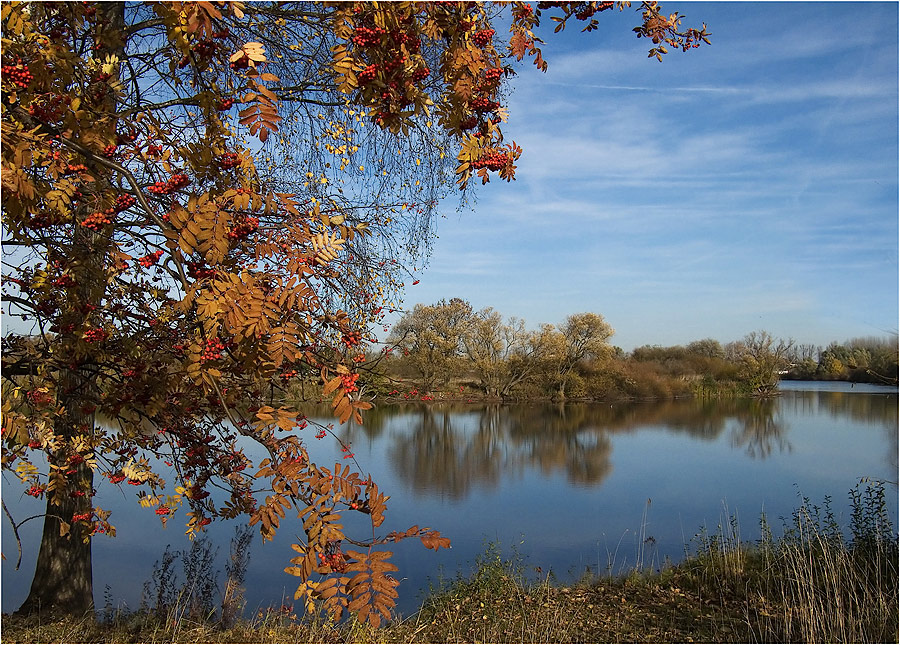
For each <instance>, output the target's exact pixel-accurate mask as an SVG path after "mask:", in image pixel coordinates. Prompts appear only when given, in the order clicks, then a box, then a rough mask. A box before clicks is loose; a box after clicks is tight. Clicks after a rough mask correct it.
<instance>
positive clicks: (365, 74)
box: [356, 63, 378, 85]
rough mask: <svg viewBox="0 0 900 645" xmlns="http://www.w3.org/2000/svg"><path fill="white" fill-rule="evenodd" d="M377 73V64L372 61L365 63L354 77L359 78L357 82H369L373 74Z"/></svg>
mask: <svg viewBox="0 0 900 645" xmlns="http://www.w3.org/2000/svg"><path fill="white" fill-rule="evenodd" d="M377 74H378V65H376V64H375V63H372V64H371V65H367V66H366V68H365V69H364V70H363V71H361V72H360V73H359V74H357V75H356V78H358V79H359V82H360V83H362V84H363V85H365V84H367V83H371V82H372V81H374V80H375V76H376V75H377Z"/></svg>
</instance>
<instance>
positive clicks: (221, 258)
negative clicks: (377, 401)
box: [0, 1, 706, 625]
mask: <svg viewBox="0 0 900 645" xmlns="http://www.w3.org/2000/svg"><path fill="white" fill-rule="evenodd" d="M612 6H613V5H612V3H609V2H561V3H539V5H538V8H534V7H532V6H531V5H529V4H526V3H523V2H514V3H510V4H503V5H500V4H494V3H475V2H390V3H387V2H381V3H375V2H342V3H324V4H323V3H312V2H296V3H295V2H254V3H246V4H244V3H241V2H221V1H220V2H208V1H203V2H168V1H167V2H152V3H144V2H4V3H3V5H2V32H3V36H2V105H0V109H2V191H3V192H2V194H3V204H2V217H3V220H2V221H3V254H4V264H3V297H4V301H5V305H6V307H7V310H8V312H9V313H8V320H9V319H13V320H15V319H18V322H17V323H16V324H15V325H12V324H11V325H9V326H8V327H7V329H8V331H9V333H8V334H7V335H6V336H5V338H4V345H3V376H2V378H3V386H4V390H3V408H2V412H3V428H2V430H3V437H2V463H3V469H4V471H9V472H11V473H13V474H14V475H15V476H17V477H18V479H19V480H20V481H21V482H22V484H23V487H24V489H25V493H26V494H28V495H32V496H34V497H38V498H44V499H45V500H46V513H45V515H43V517H42V520H43V522H44V530H43V535H42V542H41V545H40V551H39V554H38V558H37V566H36V571H35V574H34V579H33V583H32V587H31V592H30V594H29V596H28V598H27V599H26V601H25V603H24V605H23V606H22V608H21V611H23V612H28V611H36V610H55V611H57V612H65V613H73V614H79V613H82V612H84V611H86V610H89V609H90V608H91V607H92V604H93V590H92V580H91V540H92V538H93V537H94V536H96V535H97V534H101V533H102V534H107V535H112V534H114V532H115V528H114V527H113V526H112V524H110V522H109V520H110V519H111V518H110V514H109V512H108V511H107V510H104V509H103V508H100V507H99V506H95V505H94V498H95V495H96V492H97V487H99V486H100V485H101V483H103V484H105V485H112V486H122V487H127V488H128V489H129V490H132V491H135V492H137V493H138V497H139V499H140V501H141V503H142V504H144V505H145V506H149V507H152V508H154V509H155V513H156V515H158V516H159V517H160V519H161V520H162V521H167V520H169V519H170V518H172V517H174V516H175V515H177V514H181V512H182V511H183V512H184V517H185V518H186V521H187V531H188V533H189V534H190V535H193V534H194V533H196V532H200V531H203V530H204V527H205V526H206V525H208V524H209V523H210V522H211V521H213V520H215V519H217V518H233V517H237V516H241V515H243V516H246V518H247V519H248V521H249V523H250V524H252V525H256V526H258V527H259V530H260V531H261V534H262V536H263V537H264V538H271V537H272V536H273V535H274V533H275V532H276V530H278V529H279V528H280V527H282V526H283V525H284V524H286V523H289V524H290V526H291V530H294V531H296V532H297V534H298V535H300V537H301V539H299V540H298V542H297V543H296V544H294V550H295V551H296V556H295V557H294V559H293V560H292V562H291V565H292V566H290V567H289V568H288V571H289V572H291V573H293V574H294V575H296V576H298V578H299V587H298V590H297V597H298V598H302V599H304V600H313V599H320V600H322V601H323V602H324V604H325V607H326V608H327V609H328V610H329V611H330V612H331V613H332V614H333V615H334V616H336V617H337V616H340V615H342V614H343V613H344V612H346V611H348V610H349V611H350V612H355V613H356V615H357V616H358V618H359V619H360V620H361V621H367V622H369V623H371V624H375V625H377V624H378V623H379V621H380V620H382V619H383V618H385V617H388V616H390V615H391V608H392V607H393V606H394V598H395V597H396V590H395V586H396V584H397V583H396V581H395V580H394V579H393V578H392V577H391V576H390V572H391V571H394V570H395V569H396V567H395V566H394V565H392V564H391V563H390V562H389V556H390V552H389V551H387V550H385V549H384V548H382V547H383V546H384V545H386V544H389V543H391V542H394V541H396V540H400V539H405V538H419V539H421V541H422V542H423V543H424V545H425V546H426V547H429V548H434V549H437V548H439V547H442V546H447V545H448V543H449V541H448V540H447V539H446V538H444V537H441V536H440V534H439V533H437V532H436V531H433V530H431V529H428V528H420V527H412V528H410V529H408V530H404V531H395V532H392V533H388V534H387V535H386V536H384V537H377V536H376V531H375V528H376V527H379V526H381V524H382V522H383V521H384V512H385V502H386V500H387V497H386V496H385V495H384V494H383V493H382V492H381V491H380V490H379V488H378V486H377V485H376V484H375V482H374V481H373V480H372V479H371V477H368V476H363V475H362V474H361V473H359V472H357V470H358V468H355V467H354V468H351V466H350V465H349V464H350V463H353V462H352V461H351V462H345V463H344V465H342V464H340V463H339V464H335V465H334V466H333V467H331V466H326V465H321V464H315V463H311V462H310V460H309V458H308V455H307V450H306V446H307V445H308V442H309V441H310V439H311V438H312V437H314V436H319V437H321V436H323V434H324V433H327V432H328V431H329V427H328V426H325V427H316V424H314V423H312V422H311V421H309V420H307V419H305V417H304V416H303V414H302V412H301V411H300V410H299V409H297V408H295V407H291V406H287V405H282V404H278V403H274V402H275V401H277V400H280V399H279V397H273V395H272V393H273V392H274V391H276V390H278V389H279V388H281V387H283V386H284V385H285V384H290V382H291V381H292V380H294V379H301V378H305V379H310V378H315V379H316V380H317V381H318V382H319V384H320V389H319V395H320V396H327V397H328V399H329V400H330V401H331V403H332V406H333V409H334V415H335V417H336V419H337V421H338V422H340V423H344V422H346V421H347V420H348V419H351V418H353V419H356V420H357V421H361V417H360V413H361V412H362V411H364V410H366V409H367V408H369V407H371V404H370V403H369V402H367V401H366V400H365V397H364V396H362V394H363V392H364V384H365V371H364V370H363V369H362V368H361V362H362V361H363V360H364V355H365V345H366V343H367V342H368V340H367V339H368V337H369V336H370V332H369V329H370V326H371V325H372V324H374V323H377V322H378V321H380V318H381V316H383V313H384V312H385V310H386V307H387V306H389V304H390V303H391V302H393V301H395V300H396V299H397V298H398V296H399V295H400V293H399V291H400V288H401V286H402V280H403V276H404V275H405V274H406V272H407V271H408V267H409V266H410V265H411V264H415V263H417V262H420V261H421V258H422V257H423V255H425V254H426V253H427V250H428V244H429V240H430V236H431V225H432V220H433V216H434V213H435V210H436V208H437V204H438V201H439V200H440V199H441V198H442V197H444V196H446V195H447V194H448V193H449V192H450V191H451V190H453V189H454V185H456V186H458V187H459V188H461V189H463V194H465V193H466V192H467V191H468V190H470V184H472V183H474V182H472V180H473V179H476V178H477V179H479V180H480V181H481V182H482V183H485V182H487V181H488V180H489V179H490V177H492V176H495V175H496V176H499V177H500V178H502V179H505V180H511V179H513V177H514V173H515V161H516V159H517V158H518V156H519V155H520V154H521V150H520V149H519V147H518V146H516V144H515V143H511V142H510V143H507V142H505V141H504V139H503V135H502V132H501V124H502V122H503V121H504V116H505V111H504V108H503V106H502V104H501V103H502V96H503V94H502V88H503V86H504V84H505V83H506V80H507V78H508V77H509V76H510V75H511V74H512V73H513V67H512V65H513V64H514V63H515V61H519V60H522V59H523V58H525V57H531V58H533V60H534V62H535V64H536V65H537V67H538V68H539V69H544V68H545V67H546V64H545V63H544V61H543V59H542V56H541V51H540V50H539V49H538V44H540V43H539V40H538V39H537V38H536V37H535V35H534V32H533V30H534V28H535V27H536V26H537V25H538V24H539V22H540V20H541V16H540V12H541V10H542V9H543V10H545V11H546V10H551V13H552V14H553V16H552V18H553V20H555V21H556V22H557V23H558V28H562V27H563V26H565V25H566V23H567V22H568V21H569V20H570V19H575V20H581V21H585V23H586V25H585V27H584V28H585V29H586V30H591V29H594V28H596V27H597V25H598V21H597V17H598V16H599V14H600V13H601V12H603V11H605V10H608V9H610V8H612ZM620 8H621V6H620ZM640 11H641V12H642V14H641V16H642V17H641V24H640V26H639V27H638V28H637V29H636V31H637V32H638V35H639V36H643V37H647V38H650V39H651V40H652V41H653V43H654V48H653V49H652V50H651V55H653V56H659V55H660V54H661V53H665V43H668V44H669V45H670V46H674V47H678V48H682V49H687V48H689V47H693V46H696V45H698V44H699V43H700V42H703V41H705V40H706V33H705V29H700V30H697V29H682V28H681V26H680V17H679V16H678V15H677V14H673V15H670V16H664V15H663V14H662V13H661V12H660V9H659V7H658V6H657V5H656V4H655V3H645V4H643V5H641V7H640ZM503 21H505V26H506V27H508V35H505V36H504V35H503V34H501V33H500V31H501V30H500V23H501V22H503ZM99 419H103V420H104V422H103V423H99V422H98V420H99ZM247 440H251V441H252V442H255V444H257V445H258V446H260V447H261V448H262V449H263V450H264V452H265V454H266V455H267V456H266V458H265V459H263V460H262V461H261V462H259V463H253V462H252V460H251V459H250V458H249V457H248V455H247V454H245V451H244V450H243V449H242V448H241V447H240V446H241V445H243V444H242V443H241V442H246V441H247ZM165 462H169V463H171V464H173V467H174V478H175V481H165V480H164V478H163V476H162V475H161V473H160V472H159V464H160V463H165ZM354 466H355V464H354ZM170 479H171V477H170ZM132 486H133V487H134V488H131V487H132ZM8 490H10V489H9V487H7V486H4V489H3V491H4V493H6V492H7V491H8ZM261 490H263V491H265V493H260V491H261ZM211 491H212V492H215V493H216V494H215V496H213V495H211V494H210V493H211ZM4 508H6V505H5V504H4ZM6 510H7V511H8V509H6ZM344 513H363V514H366V515H367V516H368V517H369V518H370V521H371V526H372V531H371V535H369V536H368V537H366V536H347V535H345V534H344V533H343V527H342V525H341V516H342V514H344ZM7 515H8V517H10V520H11V521H12V522H13V529H14V530H17V529H18V527H19V526H20V525H21V521H20V522H19V523H16V521H15V520H13V519H12V517H11V516H10V515H9V513H8V512H7ZM348 544H349V545H352V546H353V547H354V549H346V550H345V545H348Z"/></svg>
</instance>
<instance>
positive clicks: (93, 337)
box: [84, 327, 107, 345]
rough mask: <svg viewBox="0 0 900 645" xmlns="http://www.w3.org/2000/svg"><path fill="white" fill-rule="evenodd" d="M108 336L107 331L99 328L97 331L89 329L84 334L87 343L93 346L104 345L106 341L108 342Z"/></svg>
mask: <svg viewBox="0 0 900 645" xmlns="http://www.w3.org/2000/svg"><path fill="white" fill-rule="evenodd" d="M106 336H107V333H106V330H105V329H103V328H102V327H97V328H96V329H88V330H87V331H86V332H84V340H85V342H88V343H90V344H91V345H93V344H94V343H102V342H103V341H104V340H106Z"/></svg>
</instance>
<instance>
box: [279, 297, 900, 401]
mask: <svg viewBox="0 0 900 645" xmlns="http://www.w3.org/2000/svg"><path fill="white" fill-rule="evenodd" d="M442 307H443V308H444V309H446V308H448V307H449V305H440V304H439V305H434V306H433V307H431V309H438V313H435V314H433V316H434V317H438V315H439V314H440V315H449V314H447V312H446V311H443V309H442ZM419 308H420V305H417V306H416V309H414V310H413V313H412V314H408V315H409V316H413V315H414V314H415V312H419V314H418V315H420V314H421V312H420V311H419ZM441 312H443V313H441ZM469 315H470V316H471V317H473V318H472V319H471V320H470V321H469V322H468V323H466V325H465V326H463V327H462V328H461V329H457V330H456V331H453V330H449V329H448V326H447V324H446V323H443V324H439V323H438V322H435V320H430V321H425V322H421V323H420V324H419V327H420V328H417V329H415V330H414V331H410V325H406V326H403V325H401V324H400V323H398V325H397V326H395V328H394V330H393V331H392V332H391V336H390V338H389V341H388V342H389V344H388V345H386V346H385V347H384V348H383V349H382V351H381V352H370V353H369V354H367V356H366V360H365V361H364V362H363V363H361V364H360V365H359V366H358V368H357V369H358V371H359V372H360V375H361V377H360V384H361V385H362V387H363V389H362V394H363V396H364V397H370V398H374V399H375V400H376V401H379V402H385V403H389V404H390V403H405V402H410V401H424V402H430V401H444V402H458V403H475V402H478V403H507V402H509V403H512V402H569V403H576V402H578V403H587V402H592V401H602V402H616V401H650V400H667V399H682V398H720V397H759V398H765V397H769V396H773V395H777V394H778V393H779V392H778V383H779V382H780V381H791V380H808V381H819V382H849V383H867V384H873V385H885V386H893V387H896V386H897V384H898V348H897V347H898V346H897V337H896V336H891V337H885V338H874V337H872V338H857V339H852V340H849V341H846V342H844V343H836V342H835V343H831V344H830V345H828V347H826V348H822V347H819V346H812V345H802V344H796V343H794V342H793V341H790V340H787V341H786V340H779V339H775V338H773V337H772V336H771V335H770V334H769V333H768V332H765V331H757V332H753V333H751V334H748V335H747V336H745V337H744V338H743V339H742V340H740V341H735V342H731V343H728V344H726V345H722V344H721V343H719V342H718V341H716V340H713V339H710V338H707V339H703V340H699V341H694V342H692V343H689V344H687V345H685V346H682V345H675V346H671V347H661V346H650V345H644V346H641V347H637V348H636V349H634V350H633V351H631V352H628V353H626V352H624V351H622V350H621V349H620V348H618V347H614V346H611V345H609V343H608V339H609V337H610V336H611V334H612V330H611V328H609V327H608V325H606V323H605V322H604V321H603V318H602V316H599V315H597V314H576V315H574V316H570V317H569V319H568V320H567V322H566V324H564V325H562V326H560V327H553V328H550V327H551V326H547V325H545V326H543V328H542V330H541V331H540V332H524V331H523V330H522V327H521V326H518V327H516V325H520V323H518V322H516V321H510V323H508V324H504V323H501V322H500V320H499V315H496V314H490V312H489V311H487V310H485V311H484V312H480V313H478V314H474V313H470V314H469ZM492 315H494V317H493V318H491V316H492ZM485 319H490V320H492V321H493V323H492V325H490V326H489V329H488V330H487V331H485V330H484V329H481V332H480V333H481V334H482V337H481V338H480V340H479V339H478V337H477V334H478V333H479V332H478V329H479V327H478V323H479V321H480V322H481V323H484V321H485ZM401 322H402V321H401ZM426 323H427V324H426ZM473 335H476V338H475V340H473V338H472V336H473ZM476 340H477V341H478V342H476ZM317 386H318V382H317V381H316V375H315V374H312V373H310V374H308V375H306V376H305V378H298V379H296V380H294V381H292V382H291V383H290V384H288V385H287V386H286V387H285V389H284V390H283V392H282V393H281V396H282V397H283V398H284V400H290V401H300V402H302V401H305V400H309V398H310V397H309V394H310V393H312V394H313V395H316V394H317V393H318V390H317Z"/></svg>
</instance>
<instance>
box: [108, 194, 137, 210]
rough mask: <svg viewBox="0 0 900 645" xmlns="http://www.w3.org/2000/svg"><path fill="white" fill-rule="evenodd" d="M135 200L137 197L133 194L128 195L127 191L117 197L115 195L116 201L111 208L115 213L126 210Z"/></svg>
mask: <svg viewBox="0 0 900 645" xmlns="http://www.w3.org/2000/svg"><path fill="white" fill-rule="evenodd" d="M136 201H137V199H136V198H135V196H134V195H129V194H127V193H126V194H125V195H119V196H118V197H116V203H115V204H113V209H114V210H115V211H116V212H117V213H121V212H122V211H124V210H128V209H129V208H131V207H132V206H134V203H135V202H136Z"/></svg>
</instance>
